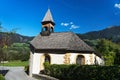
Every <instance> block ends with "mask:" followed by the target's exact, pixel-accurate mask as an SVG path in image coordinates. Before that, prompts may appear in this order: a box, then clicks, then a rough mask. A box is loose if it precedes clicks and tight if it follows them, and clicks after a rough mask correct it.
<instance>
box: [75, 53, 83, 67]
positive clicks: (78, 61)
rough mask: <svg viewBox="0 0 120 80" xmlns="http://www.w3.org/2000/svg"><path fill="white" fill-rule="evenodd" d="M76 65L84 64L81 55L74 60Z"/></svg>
mask: <svg viewBox="0 0 120 80" xmlns="http://www.w3.org/2000/svg"><path fill="white" fill-rule="evenodd" d="M76 64H78V65H84V64H85V57H84V56H83V55H78V56H77V58H76Z"/></svg>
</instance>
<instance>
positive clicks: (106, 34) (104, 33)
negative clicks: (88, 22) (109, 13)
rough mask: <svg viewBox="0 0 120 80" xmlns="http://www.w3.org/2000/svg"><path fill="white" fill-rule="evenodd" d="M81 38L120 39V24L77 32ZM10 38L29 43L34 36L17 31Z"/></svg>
mask: <svg viewBox="0 0 120 80" xmlns="http://www.w3.org/2000/svg"><path fill="white" fill-rule="evenodd" d="M4 35H5V33H4V32H0V38H1V39H2V37H3V36H4ZM77 35H78V36H79V37H80V38H81V39H83V40H84V39H88V40H94V39H102V38H104V39H109V40H112V41H114V42H116V41H117V40H120V26H112V27H108V28H106V29H103V30H100V31H91V32H88V33H85V34H77ZM9 38H10V40H11V42H16V43H27V42H29V41H31V40H32V39H33V38H34V37H29V36H23V35H20V34H17V33H14V34H10V35H9Z"/></svg>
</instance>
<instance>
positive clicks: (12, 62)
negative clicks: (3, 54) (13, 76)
mask: <svg viewBox="0 0 120 80" xmlns="http://www.w3.org/2000/svg"><path fill="white" fill-rule="evenodd" d="M28 65H29V62H28V61H9V62H8V63H4V64H3V63H0V66H28Z"/></svg>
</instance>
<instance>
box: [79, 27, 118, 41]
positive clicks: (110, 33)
mask: <svg viewBox="0 0 120 80" xmlns="http://www.w3.org/2000/svg"><path fill="white" fill-rule="evenodd" d="M77 35H78V36H79V37H80V38H82V39H89V40H94V39H102V38H104V39H109V40H112V41H117V40H118V39H120V26H112V27H108V28H106V29H103V30H100V31H92V32H88V33H85V34H77Z"/></svg>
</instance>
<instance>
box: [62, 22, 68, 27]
mask: <svg viewBox="0 0 120 80" xmlns="http://www.w3.org/2000/svg"><path fill="white" fill-rule="evenodd" d="M61 26H65V27H67V26H69V23H63V22H62V23H61Z"/></svg>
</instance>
